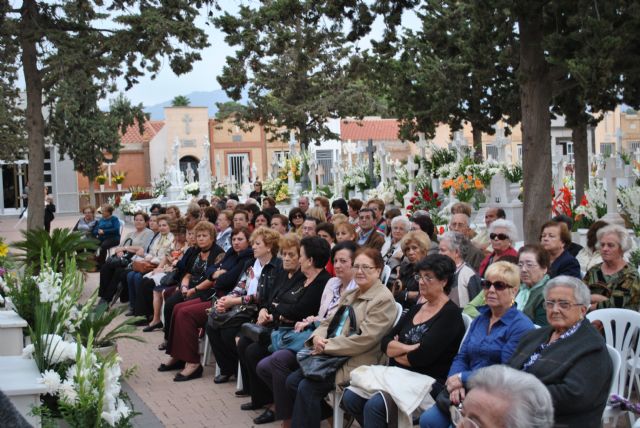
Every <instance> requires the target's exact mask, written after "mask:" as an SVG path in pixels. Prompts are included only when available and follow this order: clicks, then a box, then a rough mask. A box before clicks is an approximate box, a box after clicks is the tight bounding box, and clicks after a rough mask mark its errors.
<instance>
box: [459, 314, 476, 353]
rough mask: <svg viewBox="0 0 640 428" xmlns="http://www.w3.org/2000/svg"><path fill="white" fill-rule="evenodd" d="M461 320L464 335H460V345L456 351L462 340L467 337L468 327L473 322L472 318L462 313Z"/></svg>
mask: <svg viewBox="0 0 640 428" xmlns="http://www.w3.org/2000/svg"><path fill="white" fill-rule="evenodd" d="M462 322H463V323H464V336H462V340H461V341H460V346H459V347H458V351H459V350H460V348H462V344H463V343H464V340H465V339H466V338H467V334H469V327H471V323H472V322H473V318H471V317H470V316H469V315H467V314H465V313H462Z"/></svg>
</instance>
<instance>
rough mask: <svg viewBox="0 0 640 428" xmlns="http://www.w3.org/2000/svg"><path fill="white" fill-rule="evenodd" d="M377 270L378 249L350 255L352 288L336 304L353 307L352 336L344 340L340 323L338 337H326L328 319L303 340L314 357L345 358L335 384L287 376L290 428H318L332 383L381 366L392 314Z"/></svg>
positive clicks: (379, 266)
mask: <svg viewBox="0 0 640 428" xmlns="http://www.w3.org/2000/svg"><path fill="white" fill-rule="evenodd" d="M383 266H384V264H383V261H382V256H381V254H380V251H378V250H375V249H371V248H361V249H360V250H359V251H358V252H357V253H356V257H355V259H354V263H353V274H354V280H355V282H356V284H357V285H358V288H357V289H355V290H353V291H351V292H349V293H347V294H346V295H345V296H344V297H343V298H342V301H341V302H340V304H341V305H351V307H352V308H353V310H354V313H355V316H356V324H357V325H356V331H357V333H356V334H353V335H351V336H347V334H348V332H349V330H351V327H350V326H349V325H345V326H344V327H343V329H342V332H343V335H341V336H338V337H334V338H331V339H326V336H327V328H328V326H329V323H330V322H331V319H325V320H324V321H323V322H322V324H321V325H320V327H318V328H317V329H316V331H315V332H314V333H313V335H312V336H311V338H310V339H309V340H308V341H307V346H309V347H311V346H312V347H313V349H314V353H315V354H327V355H332V356H348V357H350V358H349V360H347V362H346V363H345V364H344V365H343V366H342V367H341V368H340V369H339V370H338V372H337V373H336V378H335V381H328V382H318V381H312V380H310V379H306V378H305V377H304V375H303V374H302V370H296V371H295V372H293V373H292V374H291V375H289V377H288V378H287V388H288V390H289V391H290V393H291V398H292V399H293V398H294V397H295V404H294V409H293V419H292V421H291V422H292V426H294V427H309V428H311V427H314V428H317V427H320V422H321V421H322V420H323V419H325V418H327V417H329V416H330V415H331V409H330V408H329V406H328V405H327V404H326V403H325V402H324V400H322V398H323V397H324V396H325V395H327V394H328V393H329V392H331V391H332V390H333V389H334V388H335V387H336V385H338V386H340V385H341V384H343V383H344V382H345V381H348V380H349V374H350V372H351V370H353V369H355V368H357V367H359V366H362V365H372V364H382V363H384V362H385V360H386V357H385V355H384V354H383V353H382V351H381V349H380V341H381V340H382V338H383V337H384V335H385V334H387V333H388V332H389V330H390V329H391V328H392V327H393V323H394V321H395V319H396V317H397V315H398V314H397V310H396V306H395V301H394V299H393V295H392V294H391V292H390V291H389V290H388V289H387V288H386V287H385V286H383V285H382V283H381V282H380V279H379V278H380V273H381V272H382V268H383Z"/></svg>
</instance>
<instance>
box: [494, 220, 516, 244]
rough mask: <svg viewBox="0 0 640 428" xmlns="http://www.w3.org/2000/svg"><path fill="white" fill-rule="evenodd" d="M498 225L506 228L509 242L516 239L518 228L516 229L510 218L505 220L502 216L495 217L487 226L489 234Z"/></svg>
mask: <svg viewBox="0 0 640 428" xmlns="http://www.w3.org/2000/svg"><path fill="white" fill-rule="evenodd" d="M499 227H500V228H503V229H506V230H507V233H506V235H507V236H508V237H509V240H510V241H511V242H516V241H517V240H518V229H516V225H515V224H513V222H512V221H511V220H505V219H503V218H499V219H497V220H496V221H494V222H493V223H491V225H490V226H489V234H491V233H494V232H495V231H496V229H497V228H499Z"/></svg>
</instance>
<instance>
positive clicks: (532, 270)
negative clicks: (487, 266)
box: [516, 245, 549, 326]
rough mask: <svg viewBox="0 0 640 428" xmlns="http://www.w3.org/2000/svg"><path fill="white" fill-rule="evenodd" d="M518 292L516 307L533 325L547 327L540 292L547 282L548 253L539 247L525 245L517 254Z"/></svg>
mask: <svg viewBox="0 0 640 428" xmlns="http://www.w3.org/2000/svg"><path fill="white" fill-rule="evenodd" d="M518 267H519V268H520V281H521V284H520V290H519V291H518V295H517V296H516V305H518V309H520V310H521V311H522V312H524V314H525V315H526V316H528V317H529V318H530V319H531V321H533V323H534V324H536V325H538V326H543V325H547V312H546V309H545V307H544V296H543V294H542V290H543V288H544V286H545V284H546V283H547V281H549V275H548V274H547V271H548V270H549V253H547V251H546V250H545V249H544V248H542V247H541V246H539V245H525V246H524V247H522V248H520V251H519V252H518Z"/></svg>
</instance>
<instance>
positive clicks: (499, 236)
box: [489, 233, 509, 241]
mask: <svg viewBox="0 0 640 428" xmlns="http://www.w3.org/2000/svg"><path fill="white" fill-rule="evenodd" d="M489 239H491V240H492V241H493V240H494V239H499V240H500V241H504V240H505V239H509V237H508V236H507V235H505V234H504V233H492V234H490V235H489Z"/></svg>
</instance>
